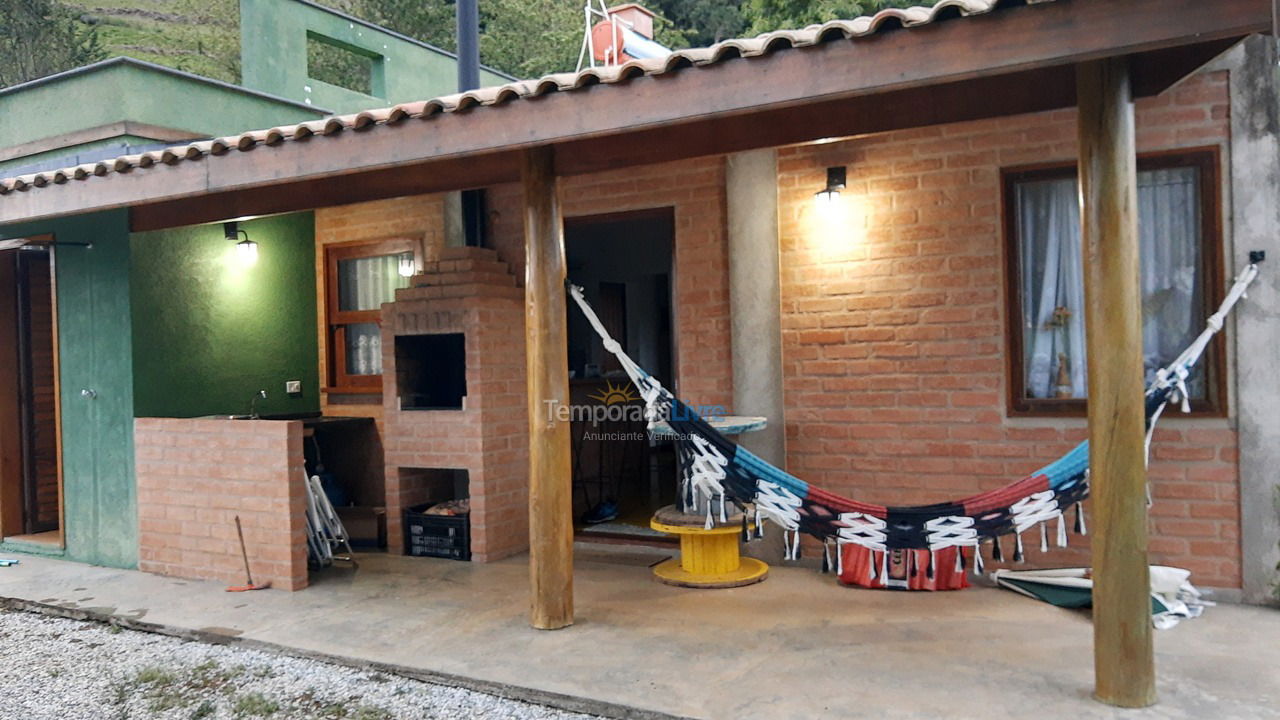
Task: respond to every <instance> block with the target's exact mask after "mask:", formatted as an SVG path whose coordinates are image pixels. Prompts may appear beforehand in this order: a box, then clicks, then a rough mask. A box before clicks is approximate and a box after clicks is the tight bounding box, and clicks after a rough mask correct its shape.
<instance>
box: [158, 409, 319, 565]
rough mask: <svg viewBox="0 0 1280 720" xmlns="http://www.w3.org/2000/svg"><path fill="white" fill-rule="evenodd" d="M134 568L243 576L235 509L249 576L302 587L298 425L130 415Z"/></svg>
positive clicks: (302, 514) (303, 533) (302, 505)
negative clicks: (135, 523)
mask: <svg viewBox="0 0 1280 720" xmlns="http://www.w3.org/2000/svg"><path fill="white" fill-rule="evenodd" d="M134 446H135V452H136V454H137V482H138V568H139V569H140V570H143V571H146V572H152V573H156V574H159V575H171V576H174V577H182V578H194V579H200V580H216V581H218V582H223V583H227V584H231V585H241V584H243V583H244V582H245V575H244V561H243V560H242V558H241V554H240V543H239V540H238V539H237V537H236V526H235V517H236V516H237V515H239V516H240V522H241V524H242V525H243V527H244V540H245V545H246V547H247V549H248V554H249V563H250V567H251V568H252V569H253V579H254V581H255V582H258V583H262V582H265V581H270V582H271V584H272V586H273V587H276V588H280V589H283V590H301V589H302V588H304V587H306V586H307V549H306V529H305V528H306V495H305V492H306V490H305V487H304V486H303V473H304V469H303V461H302V423H300V422H296V421H295V422H281V421H269V420H198V419H171V418H138V419H137V420H136V421H135V424H134Z"/></svg>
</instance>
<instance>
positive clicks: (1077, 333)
mask: <svg viewBox="0 0 1280 720" xmlns="http://www.w3.org/2000/svg"><path fill="white" fill-rule="evenodd" d="M1015 202H1016V207H1017V213H1018V216H1017V227H1018V238H1019V248H1018V249H1019V252H1020V259H1021V264H1022V278H1021V282H1022V285H1021V291H1022V314H1023V317H1022V323H1023V371H1024V375H1023V377H1024V379H1025V388H1026V395H1027V397H1030V398H1052V397H1074V398H1083V397H1085V395H1086V387H1087V386H1086V382H1085V371H1086V367H1085V342H1084V275H1083V262H1084V261H1083V256H1082V249H1081V246H1080V207H1079V196H1078V194H1077V188H1076V180H1075V178H1063V179H1057V180H1037V181H1031V182H1025V183H1020V184H1018V185H1017V186H1016V189H1015ZM1138 210H1139V212H1138V233H1139V237H1140V245H1141V250H1140V252H1141V263H1142V269H1141V276H1142V308H1143V325H1142V335H1143V347H1144V351H1143V365H1144V367H1145V370H1146V373H1147V380H1148V381H1150V380H1151V379H1152V377H1153V376H1154V373H1155V371H1156V370H1157V369H1159V368H1160V367H1163V366H1164V365H1166V364H1168V363H1169V362H1170V361H1171V360H1173V359H1174V358H1175V357H1177V355H1178V353H1179V352H1181V351H1182V349H1183V348H1184V347H1186V345H1187V344H1188V343H1190V342H1191V340H1192V339H1193V338H1194V337H1195V335H1196V333H1197V332H1198V325H1199V323H1200V322H1201V320H1202V318H1201V317H1200V315H1201V312H1200V310H1201V308H1202V306H1203V303H1202V299H1201V294H1200V293H1201V292H1202V284H1201V283H1200V282H1199V278H1197V270H1198V268H1199V266H1200V252H1201V247H1200V246H1201V242H1200V227H1201V225H1200V202H1199V177H1198V172H1197V169H1196V168H1191V167H1186V168H1170V169H1162V170H1148V171H1143V172H1140V173H1138ZM1064 365H1065V367H1066V370H1065V372H1064V371H1063V370H1062V369H1061V368H1062V367H1063V366H1064ZM1189 390H1190V391H1191V394H1192V397H1203V396H1204V391H1205V388H1204V375H1203V372H1201V371H1197V373H1196V374H1195V375H1193V377H1192V378H1191V381H1190V383H1189Z"/></svg>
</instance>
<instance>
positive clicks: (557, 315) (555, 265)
mask: <svg viewBox="0 0 1280 720" xmlns="http://www.w3.org/2000/svg"><path fill="white" fill-rule="evenodd" d="M553 159H554V152H553V151H552V149H551V148H547V147H543V148H535V149H532V150H527V151H525V153H524V155H523V157H522V159H521V165H520V179H521V182H522V183H523V185H524V238H525V263H526V264H525V358H526V364H527V368H528V379H529V580H530V594H531V596H532V598H531V604H530V608H529V623H530V624H531V625H533V626H534V627H535V628H538V629H540V630H555V629H557V628H562V627H567V626H569V625H572V624H573V492H572V487H571V486H572V482H573V481H572V473H571V465H570V454H569V423H568V422H567V421H565V420H562V419H559V418H558V416H557V414H556V412H555V410H556V409H557V408H558V407H560V406H562V405H567V404H568V402H569V358H568V352H569V349H568V339H567V335H566V328H565V288H564V280H565V266H564V230H563V223H562V222H561V218H560V198H559V194H558V191H557V187H556V177H555V172H554V170H553Z"/></svg>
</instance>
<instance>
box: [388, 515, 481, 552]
mask: <svg viewBox="0 0 1280 720" xmlns="http://www.w3.org/2000/svg"><path fill="white" fill-rule="evenodd" d="M432 504H433V503H427V504H425V505H414V506H413V507H411V508H409V509H408V510H405V511H404V551H405V554H407V555H411V556H413V557H438V558H450V559H452V560H470V559H471V516H470V515H424V514H423V511H424V510H426V509H427V508H429V507H431V506H432Z"/></svg>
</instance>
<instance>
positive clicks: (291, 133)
mask: <svg viewBox="0 0 1280 720" xmlns="http://www.w3.org/2000/svg"><path fill="white" fill-rule="evenodd" d="M1023 1H1024V2H1026V3H1034V2H1052V1H1053V0H1023ZM999 3H1000V0H940V2H938V3H937V4H935V5H933V6H931V7H910V8H890V9H886V10H881V11H880V12H878V13H876V14H874V15H870V16H865V17H859V18H855V19H852V20H833V21H831V22H828V23H823V24H821V25H811V26H809V27H806V28H802V29H800V30H778V31H775V32H768V33H764V34H762V35H759V36H757V37H754V38H736V39H732V40H725V41H723V42H720V43H717V44H715V45H713V46H711V47H706V48H692V49H688V50H679V51H676V52H673V53H671V54H670V55H667V56H665V57H660V58H650V59H645V60H632V61H630V62H627V63H625V64H623V65H617V66H610V67H597V68H588V69H585V70H583V71H581V72H576V73H575V72H564V73H555V74H552V75H547V76H546V77H543V78H540V79H537V80H519V81H515V82H511V83H507V84H505V85H498V86H493V87H486V88H479V89H477V90H470V91H468V92H465V93H455V94H452V95H445V96H442V97H437V98H433V99H430V100H425V101H421V102H410V103H401V104H399V105H395V106H393V107H389V108H378V109H373V110H365V111H363V112H359V113H354V114H351V115H334V116H332V117H328V118H324V119H320V120H311V121H308V122H304V123H299V124H297V125H287V126H281V127H275V128H271V129H268V130H252V131H249V132H245V133H241V134H239V135H235V136H228V137H221V138H215V139H213V140H204V141H199V142H194V143H190V144H188V145H179V146H174V147H171V148H166V149H164V150H157V151H152V152H148V153H143V154H141V155H125V156H122V157H118V158H116V159H114V160H107V161H103V162H98V163H90V164H85V165H79V166H76V167H72V168H66V169H62V170H56V171H47V172H39V173H34V174H29V175H22V176H18V177H13V178H6V179H0V195H5V194H8V193H11V192H21V191H26V190H29V189H30V188H33V187H34V188H42V187H46V186H48V185H50V184H64V183H66V182H67V181H68V180H85V179H87V178H89V177H91V176H95V175H97V176H101V175H107V174H109V173H113V172H115V173H126V172H129V171H131V170H133V169H134V168H149V167H152V166H154V165H156V164H165V165H174V164H177V163H179V162H183V161H187V160H195V159H198V158H200V157H203V156H205V155H225V154H227V153H229V152H232V151H239V152H245V151H249V150H252V149H253V148H254V147H256V146H258V145H260V144H261V145H267V146H275V145H279V144H281V143H284V142H290V141H294V140H302V139H305V138H307V137H310V136H312V135H333V134H335V133H340V132H343V131H347V130H371V129H374V128H377V127H379V126H382V125H389V124H395V123H401V122H405V121H407V120H410V119H429V118H431V117H432V116H435V115H438V114H440V113H454V112H467V111H471V110H475V109H477V108H483V107H488V106H492V105H500V104H503V103H508V102H514V101H516V100H519V99H522V98H531V97H538V96H542V95H546V94H549V93H553V92H570V91H574V90H579V89H581V88H584V87H589V86H592V85H598V84H614V83H620V82H624V81H626V80H629V79H632V78H636V77H641V76H645V75H663V74H666V73H672V72H678V71H680V70H683V69H685V68H696V67H701V66H706V65H712V64H715V63H719V62H724V61H726V60H730V59H733V58H753V57H758V56H761V55H768V54H771V53H775V52H780V51H783V50H788V49H794V48H805V47H810V46H814V45H818V44H821V43H824V42H834V41H839V40H853V39H856V38H859V37H864V36H867V35H871V34H873V33H876V32H880V31H881V30H884V29H887V28H895V27H905V28H911V27H916V26H919V25H926V24H929V23H932V22H935V21H937V20H939V19H941V18H944V17H948V16H953V15H961V16H967V15H976V14H981V13H987V12H990V11H992V10H994V9H996V6H997V5H998V4H999Z"/></svg>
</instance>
